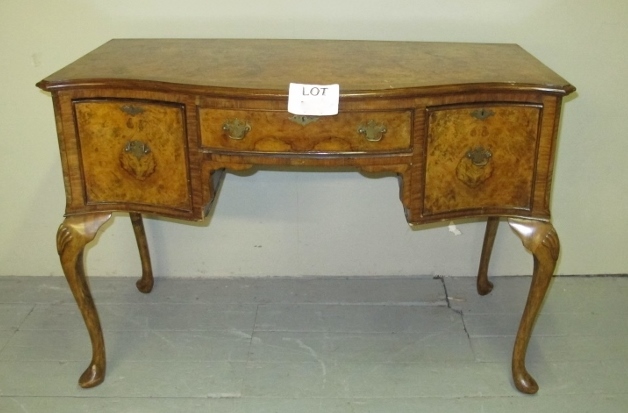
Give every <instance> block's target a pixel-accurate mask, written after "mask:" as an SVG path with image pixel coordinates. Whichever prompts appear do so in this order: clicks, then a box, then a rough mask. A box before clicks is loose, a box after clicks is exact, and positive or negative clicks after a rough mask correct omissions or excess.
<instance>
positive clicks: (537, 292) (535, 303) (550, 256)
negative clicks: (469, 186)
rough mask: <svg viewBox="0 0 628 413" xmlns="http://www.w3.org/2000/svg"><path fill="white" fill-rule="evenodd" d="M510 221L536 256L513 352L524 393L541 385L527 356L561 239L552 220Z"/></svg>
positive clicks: (514, 372) (515, 374)
mask: <svg viewBox="0 0 628 413" xmlns="http://www.w3.org/2000/svg"><path fill="white" fill-rule="evenodd" d="M508 223H509V224H510V227H511V228H512V229H513V230H514V231H515V233H516V234H517V236H518V237H519V238H520V239H521V241H522V242H523V246H524V247H525V248H526V249H527V250H529V251H530V252H531V253H532V255H533V256H534V272H533V274H532V283H531V285H530V292H529V293H528V300H527V302H526V306H525V309H524V311H523V315H522V316H521V322H520V324H519V330H518V331H517V338H516V339H515V347H514V349H513V354H512V375H513V380H514V382H515V386H516V387H517V389H519V390H520V391H521V392H523V393H528V394H533V393H536V392H537V391H538V389H539V386H538V384H537V383H536V381H535V380H534V378H532V376H530V374H529V373H528V371H527V370H526V366H525V357H526V352H527V349H528V343H529V342H530V336H531V334H532V328H533V326H534V322H535V320H536V317H537V315H538V314H539V310H540V308H541V304H542V303H543V299H544V298H545V294H546V293H547V289H548V287H549V284H550V281H551V280H552V275H553V274H554V268H555V267H556V261H557V260H558V254H559V252H560V242H559V240H558V234H557V233H556V230H555V229H554V226H553V225H552V224H551V223H549V222H544V221H535V220H531V219H518V218H510V219H509V220H508Z"/></svg>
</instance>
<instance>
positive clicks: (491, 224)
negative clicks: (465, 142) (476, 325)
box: [477, 217, 499, 295]
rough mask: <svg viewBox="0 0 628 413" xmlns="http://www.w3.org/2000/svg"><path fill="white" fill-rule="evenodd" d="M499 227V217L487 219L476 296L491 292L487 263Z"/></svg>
mask: <svg viewBox="0 0 628 413" xmlns="http://www.w3.org/2000/svg"><path fill="white" fill-rule="evenodd" d="M498 226H499V217H489V218H488V220H487V221H486V232H485V233H484V244H483V245H482V256H481V257H480V268H479V269H478V279H477V290H478V294H480V295H486V294H488V293H490V292H491V291H493V283H492V282H490V281H489V280H488V263H489V261H490V260H491V252H492V251H493V244H494V243H495V234H496V233H497V227H498Z"/></svg>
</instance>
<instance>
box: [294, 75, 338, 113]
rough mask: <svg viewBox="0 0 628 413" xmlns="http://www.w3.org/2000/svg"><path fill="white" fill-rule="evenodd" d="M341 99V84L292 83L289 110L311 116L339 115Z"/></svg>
mask: <svg viewBox="0 0 628 413" xmlns="http://www.w3.org/2000/svg"><path fill="white" fill-rule="evenodd" d="M339 100H340V85H304V84H302V83H290V89H289V91H288V112H290V113H292V114H294V115H310V116H327V115H337V114H338V102H339Z"/></svg>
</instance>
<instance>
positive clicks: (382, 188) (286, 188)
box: [0, 0, 628, 277]
mask: <svg viewBox="0 0 628 413" xmlns="http://www.w3.org/2000/svg"><path fill="white" fill-rule="evenodd" d="M627 20H628V1H626V0H600V1H585V0H571V1H568V0H484V1H468V0H439V1H426V0H317V1H311V2H307V3H306V2H297V1H290V0H267V1H259V0H231V1H228V2H217V1H208V0H204V1H202V0H179V1H168V0H153V1H148V0H134V1H127V0H124V1H122V0H108V1H97V0H80V1H79V0H57V1H49V0H0V220H1V223H0V275H61V274H62V272H61V268H60V265H59V262H58V256H57V253H56V248H55V233H56V228H57V226H58V225H59V223H60V222H61V220H62V214H63V208H64V195H63V185H62V174H61V169H60V162H59V155H58V148H57V141H56V135H55V129H54V121H53V114H52V105H51V101H50V98H49V96H48V95H47V94H45V93H43V92H41V91H39V90H38V89H36V88H35V83H36V82H37V81H38V80H40V79H41V78H43V77H45V76H47V75H48V74H50V73H52V72H53V71H55V70H57V69H59V68H61V67H62V66H64V65H66V64H68V63H70V62H71V61H73V60H74V59H76V58H78V57H80V56H81V55H83V54H85V53H87V52H88V51H90V50H91V49H93V48H95V47H97V46H98V45H100V44H101V43H104V42H105V41H107V40H108V39H110V38H122V37H250V38H329V39H332V38H333V39H382V40H424V41H465V42H466V41H468V42H507V43H518V44H520V45H522V46H523V47H524V48H526V49H527V50H528V51H529V52H531V53H532V54H534V55H536V56H537V57H538V58H540V59H541V60H542V61H544V62H545V63H546V64H547V65H548V66H550V67H551V68H553V69H554V70H555V71H556V72H558V73H559V74H561V75H562V76H563V77H565V78H566V79H567V80H569V81H570V82H572V83H573V84H574V85H575V86H577V87H578V92H577V94H575V95H572V96H571V97H569V98H568V99H566V102H565V105H564V112H563V122H562V128H561V133H560V146H559V151H558V157H557V168H556V171H555V172H556V173H555V180H554V190H553V216H554V225H555V226H556V228H557V230H558V233H559V235H560V237H561V241H562V257H561V261H560V264H559V267H558V271H557V272H558V273H560V274H610V273H628V235H627V232H628V225H627V224H626V215H625V213H626V212H628V208H627V205H628V195H627V193H628V183H627V182H626V178H628V162H626V161H625V160H626V159H627V157H628V136H627V133H626V130H627V128H628V122H627V120H626V118H627V117H626V111H627V105H626V101H627V99H628V63H627V62H628V29H627V28H628V24H626V21H627ZM457 224H458V228H459V230H460V231H462V235H459V236H456V235H454V234H453V233H451V232H449V231H448V229H447V226H446V225H444V226H442V225H441V226H438V225H431V226H429V227H427V228H426V229H423V230H420V231H413V230H410V229H409V228H408V226H407V225H406V223H405V219H404V216H403V210H402V207H401V205H400V203H399V201H398V198H397V182H396V180H395V179H393V178H389V177H386V178H381V179H369V178H364V177H362V176H360V175H359V174H357V173H330V172H327V173H321V172H318V173H308V172H305V171H300V172H293V173H280V172H272V171H267V172H258V173H257V174H254V175H252V176H248V177H241V176H236V175H229V176H228V177H227V179H226V180H225V184H224V187H223V190H222V192H221V194H220V197H219V200H218V204H217V207H216V209H215V211H214V213H213V215H212V216H211V218H210V219H208V220H207V222H205V223H202V224H186V225H177V224H175V223H173V222H172V221H167V220H160V219H150V220H147V222H146V225H147V232H148V236H149V242H150V245H151V252H152V256H153V264H154V269H155V274H156V276H207V277H217V276H229V275H237V276H239V275H243V276H248V275H254V276H265V275H303V276H307V275H325V274H329V275H399V274H402V275H428V274H434V275H474V274H475V271H476V268H477V262H478V258H479V249H480V246H481V241H482V237H483V225H482V224H479V223H457ZM87 259H88V262H87V268H88V273H89V274H90V275H93V276H97V275H136V274H139V259H138V257H137V253H136V250H135V244H134V239H133V237H132V230H131V226H130V223H129V221H128V218H126V217H124V216H118V217H116V219H114V220H113V223H111V224H110V225H107V226H106V227H105V231H104V232H103V233H102V236H100V238H99V239H98V246H97V248H90V249H89V252H88V254H87ZM531 268H532V259H531V257H530V256H529V255H528V254H527V253H525V252H524V250H523V248H522V247H521V244H520V243H519V241H518V239H517V238H516V237H515V236H514V234H512V233H511V231H510V230H509V229H508V228H507V225H505V224H502V226H501V229H500V232H499V233H498V238H497V244H496V247H495V251H494V259H493V265H492V267H491V271H490V272H491V273H492V274H526V273H529V272H530V271H531Z"/></svg>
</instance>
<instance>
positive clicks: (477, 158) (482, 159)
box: [467, 146, 493, 167]
mask: <svg viewBox="0 0 628 413" xmlns="http://www.w3.org/2000/svg"><path fill="white" fill-rule="evenodd" d="M492 156H493V154H492V153H491V151H489V150H488V149H484V148H482V147H481V146H478V147H477V148H473V149H470V150H469V151H468V152H467V158H469V159H471V163H473V165H475V166H480V167H481V166H486V165H487V164H488V161H489V160H490V159H491V157H492Z"/></svg>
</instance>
